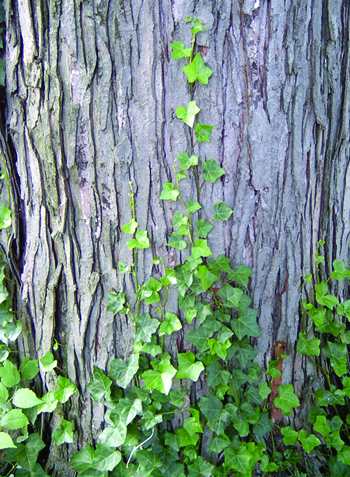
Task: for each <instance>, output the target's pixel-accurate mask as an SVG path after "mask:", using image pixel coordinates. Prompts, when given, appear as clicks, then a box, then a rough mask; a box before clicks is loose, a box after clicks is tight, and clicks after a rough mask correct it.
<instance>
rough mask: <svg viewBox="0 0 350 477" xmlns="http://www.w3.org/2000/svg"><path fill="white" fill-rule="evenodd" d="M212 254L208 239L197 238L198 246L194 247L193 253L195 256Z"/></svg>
mask: <svg viewBox="0 0 350 477" xmlns="http://www.w3.org/2000/svg"><path fill="white" fill-rule="evenodd" d="M211 254H212V252H211V250H210V248H209V247H208V242H207V240H204V239H198V240H196V246H195V247H193V248H192V255H193V256H194V258H199V257H210V255H211Z"/></svg>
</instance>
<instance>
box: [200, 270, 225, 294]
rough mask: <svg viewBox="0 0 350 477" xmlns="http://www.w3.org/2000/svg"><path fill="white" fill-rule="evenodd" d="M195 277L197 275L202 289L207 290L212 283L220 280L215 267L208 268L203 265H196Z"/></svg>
mask: <svg viewBox="0 0 350 477" xmlns="http://www.w3.org/2000/svg"><path fill="white" fill-rule="evenodd" d="M196 277H198V278H199V279H200V281H201V283H202V287H203V289H204V290H208V288H210V287H211V286H212V284H213V283H215V282H216V281H218V280H220V278H221V276H220V273H219V272H218V270H217V269H215V268H208V267H206V266H205V265H201V266H200V267H198V270H197V273H196Z"/></svg>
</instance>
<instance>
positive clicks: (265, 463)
mask: <svg viewBox="0 0 350 477" xmlns="http://www.w3.org/2000/svg"><path fill="white" fill-rule="evenodd" d="M260 467H261V470H262V471H263V472H274V471H275V470H278V465H277V464H276V463H275V462H271V461H270V459H269V456H268V455H267V454H264V455H263V457H262V459H261V462H260Z"/></svg>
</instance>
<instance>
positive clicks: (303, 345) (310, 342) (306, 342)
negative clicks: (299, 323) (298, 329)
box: [297, 333, 321, 356]
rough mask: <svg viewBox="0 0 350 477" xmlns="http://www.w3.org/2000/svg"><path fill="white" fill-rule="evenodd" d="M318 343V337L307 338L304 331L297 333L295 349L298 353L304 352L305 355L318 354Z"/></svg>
mask: <svg viewBox="0 0 350 477" xmlns="http://www.w3.org/2000/svg"><path fill="white" fill-rule="evenodd" d="M320 343H321V341H320V340H319V339H318V338H311V339H310V338H309V337H308V336H307V335H306V334H304V333H299V341H298V345H297V351H298V353H299V354H305V355H307V356H310V355H313V356H319V355H320Z"/></svg>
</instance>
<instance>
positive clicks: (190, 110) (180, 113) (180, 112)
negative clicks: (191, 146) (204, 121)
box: [176, 101, 200, 128]
mask: <svg viewBox="0 0 350 477" xmlns="http://www.w3.org/2000/svg"><path fill="white" fill-rule="evenodd" d="M199 111H200V109H199V108H198V106H197V105H196V102H195V101H190V102H189V103H188V105H187V107H186V108H184V107H183V106H180V107H179V108H177V109H176V115H177V117H178V118H179V119H182V120H183V122H184V123H185V124H187V125H188V126H189V127H190V128H192V127H193V123H194V119H195V117H196V114H198V113H199Z"/></svg>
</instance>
